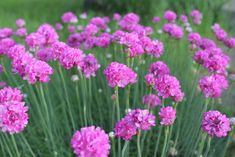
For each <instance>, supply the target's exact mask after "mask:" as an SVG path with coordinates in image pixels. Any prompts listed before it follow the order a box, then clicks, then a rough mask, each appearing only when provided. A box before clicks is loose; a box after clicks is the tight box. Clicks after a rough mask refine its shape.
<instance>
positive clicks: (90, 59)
mask: <svg viewBox="0 0 235 157" xmlns="http://www.w3.org/2000/svg"><path fill="white" fill-rule="evenodd" d="M99 68H100V64H99V63H98V61H97V59H96V58H95V56H94V55H93V54H88V55H87V56H85V57H84V58H83V61H82V64H81V70H82V73H83V74H84V75H85V77H86V78H90V77H91V76H93V77H94V76H95V73H96V71H97V70H98V69H99Z"/></svg>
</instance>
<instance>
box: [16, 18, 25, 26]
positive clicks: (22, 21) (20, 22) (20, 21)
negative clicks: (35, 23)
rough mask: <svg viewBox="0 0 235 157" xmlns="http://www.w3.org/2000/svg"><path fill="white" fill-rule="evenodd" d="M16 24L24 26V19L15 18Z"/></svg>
mask: <svg viewBox="0 0 235 157" xmlns="http://www.w3.org/2000/svg"><path fill="white" fill-rule="evenodd" d="M16 26H17V27H24V26H25V20H24V19H17V20H16Z"/></svg>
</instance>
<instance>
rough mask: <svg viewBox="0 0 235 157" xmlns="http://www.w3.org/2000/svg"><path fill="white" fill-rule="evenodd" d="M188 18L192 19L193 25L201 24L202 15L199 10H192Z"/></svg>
mask: <svg viewBox="0 0 235 157" xmlns="http://www.w3.org/2000/svg"><path fill="white" fill-rule="evenodd" d="M190 16H191V17H192V18H193V23H195V24H197V25H200V24H201V22H202V13H201V12H200V11H199V10H192V11H191V13H190Z"/></svg>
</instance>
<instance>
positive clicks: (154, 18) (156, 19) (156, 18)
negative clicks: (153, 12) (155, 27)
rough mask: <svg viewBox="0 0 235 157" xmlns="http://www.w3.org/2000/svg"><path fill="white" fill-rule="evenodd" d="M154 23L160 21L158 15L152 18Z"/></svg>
mask: <svg viewBox="0 0 235 157" xmlns="http://www.w3.org/2000/svg"><path fill="white" fill-rule="evenodd" d="M152 22H153V23H159V22H160V18H159V17H158V16H154V17H153V19H152Z"/></svg>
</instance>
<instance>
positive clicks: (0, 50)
mask: <svg viewBox="0 0 235 157" xmlns="http://www.w3.org/2000/svg"><path fill="white" fill-rule="evenodd" d="M14 45H15V41H14V40H13V39H11V38H4V39H0V55H1V54H7V53H8V50H9V49H10V48H11V47H12V46H14Z"/></svg>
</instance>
